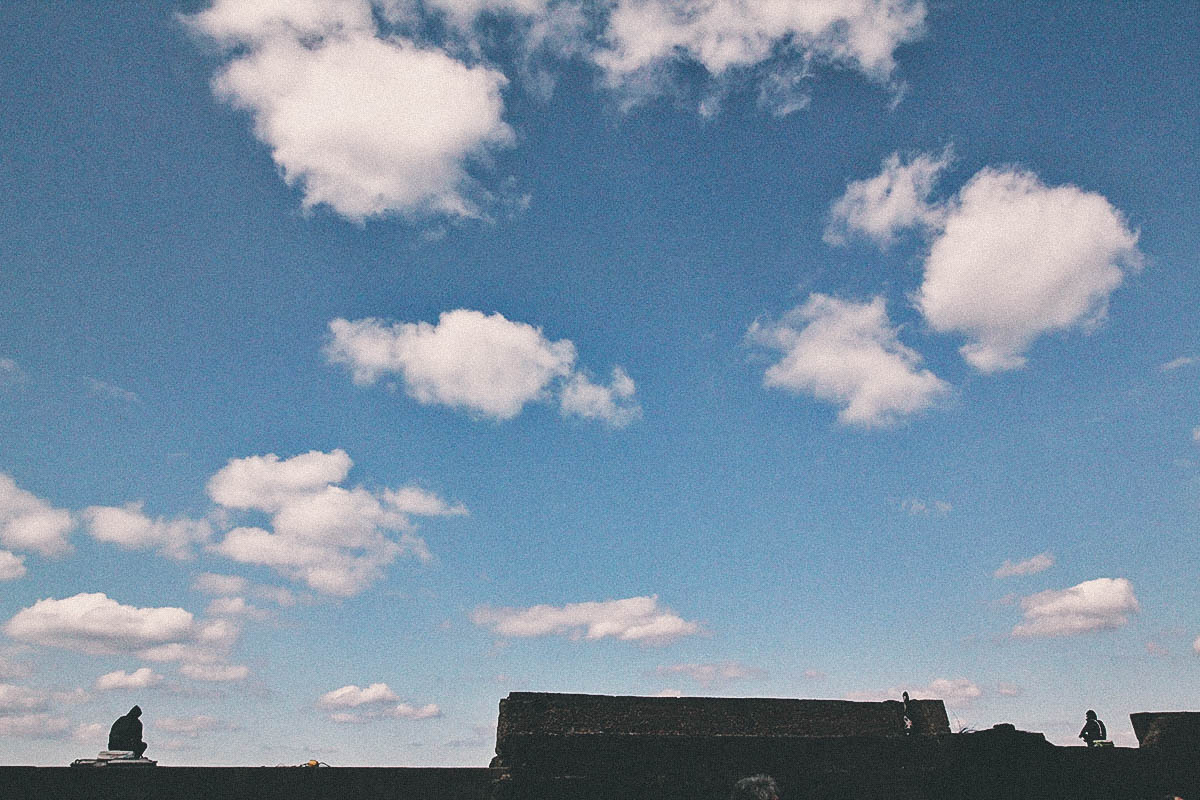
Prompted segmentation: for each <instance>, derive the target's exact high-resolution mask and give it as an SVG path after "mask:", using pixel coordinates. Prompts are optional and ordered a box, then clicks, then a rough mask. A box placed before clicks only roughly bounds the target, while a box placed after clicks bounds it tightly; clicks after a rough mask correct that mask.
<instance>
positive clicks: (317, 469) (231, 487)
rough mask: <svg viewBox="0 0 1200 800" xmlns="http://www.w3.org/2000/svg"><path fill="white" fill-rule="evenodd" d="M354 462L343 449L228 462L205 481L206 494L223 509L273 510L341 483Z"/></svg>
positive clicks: (271, 455) (270, 455)
mask: <svg viewBox="0 0 1200 800" xmlns="http://www.w3.org/2000/svg"><path fill="white" fill-rule="evenodd" d="M352 464H353V462H352V461H351V460H350V456H348V455H346V452H345V451H344V450H334V451H332V452H330V453H322V452H320V451H319V450H311V451H309V452H307V453H303V454H301V455H297V456H292V457H291V458H289V459H287V460H285V461H280V460H279V456H277V455H275V454H274V453H269V454H267V455H265V456H250V457H248V458H235V459H231V460H230V461H229V463H228V464H226V465H225V466H224V467H222V468H221V470H220V471H219V472H217V474H215V475H213V476H212V478H210V479H209V481H208V495H209V497H211V498H212V499H213V500H214V501H216V502H217V503H218V504H220V505H222V506H225V507H226V508H240V509H251V508H255V509H262V510H264V511H268V512H270V511H276V510H278V509H280V508H282V507H283V506H284V505H285V504H286V503H287V502H289V501H290V500H291V499H292V498H295V497H303V496H305V495H309V494H312V493H314V492H317V491H320V490H322V489H324V488H325V487H326V486H327V485H329V484H333V483H341V482H342V481H343V480H345V479H346V476H347V475H349V474H350V467H351V466H352Z"/></svg>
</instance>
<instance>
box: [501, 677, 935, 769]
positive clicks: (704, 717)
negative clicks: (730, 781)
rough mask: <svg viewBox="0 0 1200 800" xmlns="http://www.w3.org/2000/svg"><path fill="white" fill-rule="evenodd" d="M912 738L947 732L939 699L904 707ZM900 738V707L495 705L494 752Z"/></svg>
mask: <svg viewBox="0 0 1200 800" xmlns="http://www.w3.org/2000/svg"><path fill="white" fill-rule="evenodd" d="M908 706H909V716H910V718H911V719H912V720H913V728H912V733H913V734H914V735H918V736H920V735H937V734H945V733H949V732H950V723H949V720H948V719H947V717H946V708H945V706H944V705H943V704H942V701H941V700H911V701H909V704H908ZM527 734H538V735H541V736H577V735H581V734H604V735H609V736H615V735H625V736H647V735H652V736H688V737H695V736H700V737H703V736H765V737H776V738H778V737H836V736H884V737H903V736H904V735H905V732H904V706H903V705H902V704H901V703H900V701H898V700H895V701H886V702H882V703H856V702H852V701H849V700H787V699H774V698H754V697H751V698H743V697H736V698H735V697H611V696H608V695H591V694H551V693H543V692H513V693H512V694H510V695H509V696H508V697H507V698H505V699H503V700H501V701H500V719H499V724H498V725H497V729H496V752H497V753H498V754H499V755H500V756H503V755H504V751H505V749H506V746H507V743H508V742H509V740H510V739H512V737H514V736H521V735H527Z"/></svg>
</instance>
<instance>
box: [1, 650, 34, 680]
mask: <svg viewBox="0 0 1200 800" xmlns="http://www.w3.org/2000/svg"><path fill="white" fill-rule="evenodd" d="M32 674H33V667H32V666H30V665H29V663H28V662H27V661H20V660H14V659H13V658H12V657H11V656H9V655H6V654H4V653H0V680H13V679H19V678H28V677H29V676H30V675H32Z"/></svg>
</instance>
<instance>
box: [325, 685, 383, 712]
mask: <svg viewBox="0 0 1200 800" xmlns="http://www.w3.org/2000/svg"><path fill="white" fill-rule="evenodd" d="M399 699H400V696H399V695H397V694H396V693H395V692H393V691H392V690H391V688H389V687H388V685H387V684H386V683H372V684H371V685H370V686H368V687H367V688H365V689H360V688H359V687H357V686H354V685H350V686H343V687H342V688H340V689H334V690H333V691H330V692H326V693H325V694H323V695H321V697H320V699H318V700H317V705H318V706H320V707H321V708H325V709H330V708H358V707H359V706H364V705H378V704H386V703H394V702H396V701H397V700H399Z"/></svg>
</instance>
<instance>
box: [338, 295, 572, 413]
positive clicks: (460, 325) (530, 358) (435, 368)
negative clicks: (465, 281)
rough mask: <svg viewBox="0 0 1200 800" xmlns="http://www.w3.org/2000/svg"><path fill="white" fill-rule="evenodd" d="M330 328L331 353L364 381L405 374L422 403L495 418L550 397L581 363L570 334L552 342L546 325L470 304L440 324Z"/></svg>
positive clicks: (366, 323) (365, 322)
mask: <svg viewBox="0 0 1200 800" xmlns="http://www.w3.org/2000/svg"><path fill="white" fill-rule="evenodd" d="M329 330H330V333H331V334H332V335H333V338H332V340H331V341H330V343H329V345H328V346H327V347H326V349H325V353H326V356H327V357H328V358H329V360H330V362H332V363H335V364H345V365H347V366H348V367H349V368H350V370H351V373H352V375H353V377H354V381H355V382H356V383H360V384H368V383H372V382H374V381H375V380H376V379H377V378H378V377H379V376H380V375H381V374H384V373H388V372H393V373H398V374H400V375H402V376H403V378H404V383H405V389H406V390H407V392H408V394H409V395H410V396H411V397H413V398H414V399H416V400H417V401H419V402H421V403H427V404H429V403H438V404H442V405H448V406H452V407H455V408H465V409H468V410H470V411H474V412H477V413H479V414H481V415H483V416H487V417H492V418H494V419H511V418H512V417H515V416H516V415H517V414H519V413H520V412H521V409H522V408H524V406H525V404H526V403H529V402H532V401H534V400H539V399H541V398H543V397H544V396H545V394H546V391H547V389H548V387H549V384H550V382H551V381H553V380H555V379H556V378H563V377H565V376H567V375H568V374H570V372H571V368H572V366H573V365H574V363H575V345H574V344H572V343H571V342H570V340H567V339H561V340H559V341H557V342H552V341H550V340H549V339H547V338H546V337H545V336H544V335H543V334H542V331H541V329H540V328H535V327H533V326H532V325H527V324H525V323H523V322H513V321H510V320H507V319H505V318H504V316H503V315H502V314H491V315H487V314H483V313H481V312H479V311H471V310H468V309H457V310H454V311H445V312H442V314H441V316H440V317H439V318H438V323H437V324H436V325H430V324H429V323H427V322H419V323H395V324H393V325H391V326H388V325H386V324H385V323H384V322H382V321H381V320H376V319H361V320H357V321H355V322H350V321H348V320H344V319H335V320H333V321H332V322H330V323H329Z"/></svg>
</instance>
